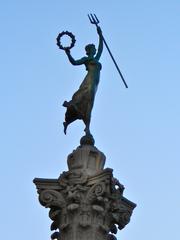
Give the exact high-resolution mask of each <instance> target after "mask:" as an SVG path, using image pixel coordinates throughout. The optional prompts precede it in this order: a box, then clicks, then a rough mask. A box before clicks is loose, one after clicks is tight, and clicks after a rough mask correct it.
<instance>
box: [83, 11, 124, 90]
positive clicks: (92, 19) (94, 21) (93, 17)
mask: <svg viewBox="0 0 180 240" xmlns="http://www.w3.org/2000/svg"><path fill="white" fill-rule="evenodd" d="M88 18H89V20H90V22H91V23H92V24H95V25H96V27H97V26H98V23H99V19H98V18H97V16H96V15H95V14H88ZM102 38H103V42H104V44H105V46H106V48H107V50H108V52H109V54H110V56H111V58H112V60H113V62H114V64H115V66H116V69H117V71H118V73H119V75H120V77H121V79H122V81H123V83H124V85H125V87H126V88H128V85H127V83H126V81H125V80H124V77H123V75H122V73H121V71H120V69H119V67H118V65H117V63H116V61H115V59H114V57H113V55H112V53H111V51H110V49H109V47H108V45H107V43H106V40H105V39H104V37H103V36H102Z"/></svg>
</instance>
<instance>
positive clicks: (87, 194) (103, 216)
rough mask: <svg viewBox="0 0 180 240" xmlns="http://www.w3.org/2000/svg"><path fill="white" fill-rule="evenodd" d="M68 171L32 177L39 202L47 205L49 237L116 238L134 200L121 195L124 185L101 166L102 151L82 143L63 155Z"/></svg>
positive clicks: (62, 239)
mask: <svg viewBox="0 0 180 240" xmlns="http://www.w3.org/2000/svg"><path fill="white" fill-rule="evenodd" d="M67 164H68V169H69V171H67V172H63V173H62V174H61V175H60V176H59V178H58V179H42V178H35V179H34V183H35V185H36V187H37V190H38V194H39V201H40V203H41V205H43V206H44V207H46V208H49V209H50V211H49V217H50V218H51V220H52V224H51V230H52V231H54V233H53V234H52V235H51V238H52V239H58V240H108V239H109V240H110V239H112V240H113V239H116V238H115V235H114V234H116V233H117V228H119V229H120V230H121V229H123V228H124V227H125V226H126V225H127V224H128V223H129V221H130V217H131V215H132V212H133V209H134V208H135V207H136V204H134V203H133V202H131V201H129V200H128V199H126V198H125V197H124V196H123V191H124V186H123V185H122V184H120V183H119V181H118V180H117V179H115V178H114V177H113V174H112V172H113V170H112V169H110V168H106V169H104V164H105V155H104V154H103V153H102V152H101V151H99V150H98V149H97V148H96V147H94V146H93V145H90V144H82V145H81V146H79V147H78V148H77V149H76V150H74V151H73V152H72V153H71V154H70V155H69V156H68V159H67Z"/></svg>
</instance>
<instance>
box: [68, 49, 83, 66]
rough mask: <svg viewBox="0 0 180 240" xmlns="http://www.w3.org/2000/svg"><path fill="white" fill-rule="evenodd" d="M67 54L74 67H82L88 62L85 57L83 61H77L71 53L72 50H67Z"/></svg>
mask: <svg viewBox="0 0 180 240" xmlns="http://www.w3.org/2000/svg"><path fill="white" fill-rule="evenodd" d="M65 53H66V55H67V57H68V59H69V61H70V63H72V65H82V64H84V63H85V61H86V57H83V58H81V59H78V60H75V59H74V58H73V57H72V56H71V53H70V49H65Z"/></svg>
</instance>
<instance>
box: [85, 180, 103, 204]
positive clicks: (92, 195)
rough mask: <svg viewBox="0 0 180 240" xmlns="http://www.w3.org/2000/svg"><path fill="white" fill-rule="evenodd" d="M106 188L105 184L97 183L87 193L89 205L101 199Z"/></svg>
mask: <svg viewBox="0 0 180 240" xmlns="http://www.w3.org/2000/svg"><path fill="white" fill-rule="evenodd" d="M105 190H106V186H105V183H103V182H102V183H97V184H95V185H94V186H93V187H91V188H90V190H89V191H88V193H87V196H86V199H87V201H88V202H89V203H92V202H93V201H95V200H98V199H99V198H101V196H102V195H103V194H104V193H105Z"/></svg>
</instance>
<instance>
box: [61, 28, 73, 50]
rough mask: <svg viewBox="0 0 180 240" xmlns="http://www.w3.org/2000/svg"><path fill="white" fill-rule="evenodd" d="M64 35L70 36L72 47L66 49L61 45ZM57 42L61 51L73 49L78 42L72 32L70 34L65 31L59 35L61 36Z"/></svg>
mask: <svg viewBox="0 0 180 240" xmlns="http://www.w3.org/2000/svg"><path fill="white" fill-rule="evenodd" d="M64 35H67V36H69V37H70V38H71V45H70V46H68V47H64V46H63V45H62V44H61V38H62V36H64ZM56 40H57V45H58V47H59V48H60V49H62V50H67V49H71V48H73V47H74V45H75V42H76V39H75V36H74V35H73V34H72V33H71V32H68V31H63V32H61V33H59V35H58V36H57V38H56Z"/></svg>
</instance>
